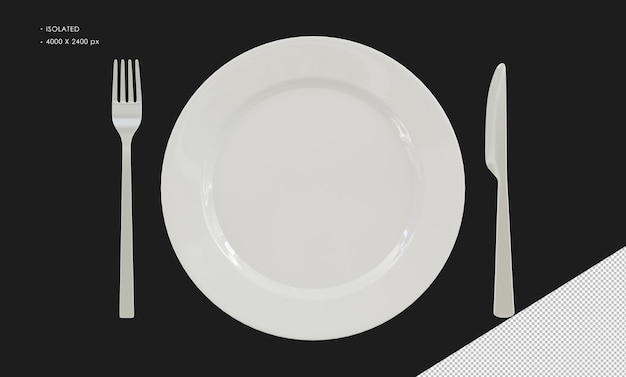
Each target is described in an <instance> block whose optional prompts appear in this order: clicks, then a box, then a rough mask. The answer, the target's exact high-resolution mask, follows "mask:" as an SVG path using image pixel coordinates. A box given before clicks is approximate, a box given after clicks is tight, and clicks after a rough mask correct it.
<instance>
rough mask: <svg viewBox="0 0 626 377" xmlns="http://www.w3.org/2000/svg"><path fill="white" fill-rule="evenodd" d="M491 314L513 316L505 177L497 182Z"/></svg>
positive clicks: (509, 232) (509, 236)
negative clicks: (494, 260)
mask: <svg viewBox="0 0 626 377" xmlns="http://www.w3.org/2000/svg"><path fill="white" fill-rule="evenodd" d="M493 314H494V315H495V316H496V317H499V318H508V317H511V316H512V315H513V314H515V303H514V294H513V265H512V257H511V225H510V219H509V189H508V184H507V180H506V175H505V177H504V179H500V180H498V202H497V208H496V262H495V278H494V292H493Z"/></svg>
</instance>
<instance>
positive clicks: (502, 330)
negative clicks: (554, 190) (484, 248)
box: [419, 247, 626, 377]
mask: <svg viewBox="0 0 626 377" xmlns="http://www.w3.org/2000/svg"><path fill="white" fill-rule="evenodd" d="M624 375H626V247H625V248H622V249H620V250H619V251H617V252H616V253H614V254H612V255H611V256H609V257H608V258H606V259H604V260H603V261H601V262H600V263H598V264H597V265H595V266H593V267H591V268H590V269H589V270H587V271H585V272H584V273H582V274H580V275H578V276H577V277H575V278H574V279H572V280H571V281H569V282H568V283H566V284H564V285H563V286H561V287H560V288H558V289H556V290H555V291H553V292H551V293H550V294H548V295H547V296H545V297H543V298H542V299H541V300H539V301H537V302H536V303H534V304H532V305H531V306H529V307H528V308H526V309H524V310H522V311H521V312H519V313H517V314H516V315H515V316H513V317H511V318H509V319H508V320H506V321H505V322H503V323H502V324H500V325H499V326H497V327H496V328H494V329H492V330H491V331H489V332H487V333H486V334H484V335H482V336H481V337H479V338H477V339H476V340H474V341H473V342H472V343H470V344H468V345H466V346H465V347H463V348H461V349H460V350H459V351H457V352H455V353H454V354H452V355H450V356H449V357H448V358H446V359H444V360H442V361H441V362H439V363H438V364H436V365H434V366H433V367H431V368H430V369H428V370H426V371H424V372H423V373H422V374H420V375H419V377H434V376H437V377H438V376H481V377H487V376H499V377H500V376H603V377H605V376H624Z"/></svg>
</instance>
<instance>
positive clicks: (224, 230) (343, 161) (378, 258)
mask: <svg viewBox="0 0 626 377" xmlns="http://www.w3.org/2000/svg"><path fill="white" fill-rule="evenodd" d="M383 110H384V109H382V108H381V107H378V106H377V105H376V103H375V101H372V99H371V98H367V96H366V95H364V94H363V93H360V92H359V91H358V90H353V89H350V88H339V87H332V86H329V85H327V84H324V83H320V84H319V85H317V86H315V85H310V83H309V84H308V85H305V86H298V85H295V86H294V85H293V84H290V85H287V84H286V85H285V87H283V88H280V87H279V88H278V89H276V90H273V91H272V92H271V93H269V94H267V95H264V96H261V97H259V98H257V100H255V101H250V102H248V103H247V104H246V105H245V106H243V107H242V108H241V109H240V110H239V111H238V112H237V114H236V118H234V119H233V121H232V122H231V124H230V125H229V126H228V132H227V133H226V134H225V136H224V140H223V142H222V145H221V149H220V151H219V156H218V158H217V161H216V162H215V165H214V166H211V167H210V171H211V172H212V174H210V175H209V178H208V179H205V182H204V186H205V188H206V187H210V190H208V191H209V192H210V200H209V201H210V203H211V204H210V205H209V206H207V207H206V208H205V210H206V211H207V212H213V213H214V216H215V217H216V219H217V221H216V223H217V224H219V228H220V230H219V233H220V234H222V235H223V237H221V238H222V240H221V241H217V242H218V243H219V242H222V243H223V244H222V245H220V247H221V248H222V250H225V249H224V248H227V249H228V250H229V252H230V253H234V254H235V255H236V256H237V259H238V260H240V261H241V262H242V265H243V267H245V268H251V269H253V270H255V271H256V272H258V273H260V274H261V275H263V276H265V277H266V278H268V279H270V280H273V281H275V282H278V283H280V284H283V285H287V286H289V287H296V288H328V287H333V286H337V285H341V284H346V283H350V282H351V281H354V280H355V279H358V278H359V277H362V276H364V275H365V274H367V273H368V272H370V271H372V270H373V269H375V267H377V266H378V265H380V264H381V263H382V262H383V260H385V259H386V258H387V259H388V256H389V255H390V253H392V252H393V251H394V250H397V249H398V245H400V244H401V243H403V242H405V241H406V239H407V236H408V235H407V233H408V231H407V229H409V230H410V226H409V222H410V218H411V217H412V216H413V215H414V214H412V213H411V211H412V208H413V209H414V208H415V207H414V205H412V203H413V201H415V197H416V195H417V191H418V190H419V187H417V186H418V185H417V184H416V182H418V180H417V170H416V167H415V165H414V164H413V163H411V160H412V159H411V158H409V154H408V153H407V148H406V143H405V142H403V141H402V140H401V138H400V133H399V130H398V126H397V123H396V122H394V121H393V119H392V118H390V116H389V114H386V113H385V111H383ZM209 226H211V225H210V224H209ZM214 230H215V229H212V233H213V234H215V232H213V231H214ZM240 267H241V266H240Z"/></svg>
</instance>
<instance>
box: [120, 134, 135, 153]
mask: <svg viewBox="0 0 626 377" xmlns="http://www.w3.org/2000/svg"><path fill="white" fill-rule="evenodd" d="M133 135H134V133H131V132H120V139H121V140H122V147H124V148H128V149H130V145H131V143H132V142H133Z"/></svg>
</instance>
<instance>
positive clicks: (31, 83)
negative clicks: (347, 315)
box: [4, 3, 626, 376]
mask: <svg viewBox="0 0 626 377" xmlns="http://www.w3.org/2000/svg"><path fill="white" fill-rule="evenodd" d="M594 4H595V3H594ZM234 5H235V6H233V7H232V8H230V9H220V8H218V7H215V6H209V7H208V8H207V9H206V10H199V9H196V10H187V11H184V12H181V11H178V12H171V11H170V10H169V9H154V8H152V7H151V8H150V9H141V10H139V12H137V13H134V12H132V11H129V12H128V13H129V14H138V15H139V14H141V15H142V17H141V18H140V19H139V20H138V21H133V20H132V19H130V18H128V19H122V18H121V17H115V18H113V17H109V16H108V15H105V14H99V13H100V10H99V9H98V8H97V7H94V8H92V9H91V11H90V12H85V13H84V14H83V15H80V16H72V17H69V16H68V15H67V13H64V12H60V11H57V12H55V11H54V10H53V9H51V10H45V11H44V10H42V9H39V10H38V11H37V12H36V13H37V14H36V15H33V14H30V15H29V16H28V17H26V16H24V20H23V22H21V23H20V24H19V27H16V29H14V30H13V32H14V34H10V35H11V38H10V39H11V44H10V46H9V47H10V48H12V49H14V54H11V55H10V57H9V58H8V60H9V61H10V62H12V63H14V66H15V67H16V68H15V70H8V73H7V76H8V78H9V87H10V88H14V89H15V90H14V91H13V93H15V94H16V97H15V98H16V99H15V100H10V101H9V102H8V103H5V108H6V109H7V112H8V113H9V114H10V115H11V117H10V120H12V121H14V122H19V123H14V124H13V126H12V127H11V129H10V130H8V131H7V132H8V133H9V134H8V135H9V137H7V138H6V139H4V141H5V145H6V148H5V149H4V151H5V153H6V154H7V158H9V159H8V160H7V161H10V163H8V164H7V166H6V169H5V171H6V173H7V176H8V177H10V178H9V179H7V180H5V186H7V188H6V189H7V192H8V193H9V195H8V196H7V198H8V199H7V202H8V206H7V208H9V211H8V212H7V216H10V218H11V221H12V223H13V226H12V228H11V229H13V230H14V231H11V232H10V233H11V234H9V235H8V236H9V238H10V239H14V240H15V241H17V242H16V243H15V245H18V246H17V250H16V251H18V252H17V253H9V250H5V252H6V253H7V254H9V255H8V258H7V259H6V263H5V264H4V269H5V271H6V272H7V274H5V276H6V277H7V278H9V279H10V284H7V285H6V286H5V287H6V289H5V290H6V291H7V300H8V304H7V305H6V306H5V307H7V308H9V310H5V316H6V317H7V319H8V320H7V321H6V322H5V326H6V332H7V334H8V337H5V340H7V342H9V343H10V345H11V346H10V349H11V350H10V351H9V354H8V355H7V356H8V357H7V359H9V360H13V361H16V362H17V363H19V365H20V366H21V367H22V368H24V369H23V370H25V371H28V370H30V369H31V368H33V370H39V367H40V366H44V367H48V368H52V369H55V370H60V371H70V372H71V371H74V372H79V373H82V372H88V373H91V372H92V371H96V370H98V371H100V370H102V371H109V372H116V371H129V372H135V374H137V373H146V372H148V371H151V370H153V369H154V368H156V370H159V371H163V372H168V371H172V372H177V375H178V374H179V373H180V374H183V373H181V372H184V371H191V370H194V371H198V372H203V373H204V374H209V375H243V374H244V373H246V372H256V373H259V374H263V375H265V374H267V375H315V376H318V375H339V376H344V375H375V376H379V375H385V376H415V375H417V374H419V373H420V372H422V371H423V370H425V369H427V368H428V367H430V366H431V365H433V364H435V363H436V362H438V361H439V360H441V359H443V358H445V357H446V356H447V355H449V354H451V353H452V352H454V351H456V350H457V349H459V348H461V347H462V346H463V345H465V344H467V343H469V342H470V341H472V340H473V339H475V338H476V337H478V336H480V335H481V334H483V333H485V332H486V331H488V330H489V329H491V328H493V327H494V326H497V325H498V324H499V323H501V322H502V320H501V319H497V318H494V317H493V316H492V314H491V302H492V278H493V262H494V256H493V247H494V214H495V194H496V191H495V190H496V182H495V180H494V179H493V177H492V176H491V175H490V173H489V172H488V170H487V169H486V167H485V165H484V159H483V150H484V115H485V101H486V94H487V89H488V85H489V80H490V78H491V75H492V73H493V70H494V68H495V67H496V65H497V64H498V63H500V62H505V63H506V64H507V71H508V88H509V89H508V99H509V109H508V111H509V164H510V165H509V174H510V178H509V183H510V200H511V202H510V203H511V204H510V207H511V216H512V219H511V227H512V245H513V252H514V272H515V288H516V304H517V308H518V310H521V309H523V308H525V307H527V306H529V305H531V304H532V303H533V302H535V301H537V300H538V299H540V298H541V297H543V296H544V295H546V294H547V293H549V292H551V291H552V290H554V289H555V288H557V287H558V286H560V285H562V284H563V283H565V282H567V281H568V280H570V279H571V278H573V277H575V276H576V275H578V274H579V273H581V272H582V271H584V270H585V269H587V268H589V267H591V266H592V265H594V264H595V263H597V262H599V261H600V260H602V259H603V258H605V257H606V256H608V255H610V254H611V253H613V252H615V251H616V250H618V249H619V248H620V247H622V246H624V245H625V244H626V236H625V234H624V233H625V232H624V229H626V227H625V225H626V222H625V221H624V213H625V211H624V210H625V209H626V200H625V199H624V183H625V177H624V173H623V171H624V162H625V155H624V139H623V138H622V135H623V132H622V130H621V129H622V128H623V127H624V121H623V119H624V118H623V108H622V103H623V97H624V96H623V89H621V88H622V86H623V84H624V80H623V73H622V72H621V69H623V67H624V58H623V54H621V52H622V50H623V38H622V37H619V35H622V34H623V27H622V26H621V25H620V24H619V23H618V22H617V18H616V17H614V14H616V13H617V12H616V10H615V9H606V8H603V7H602V6H599V5H598V6H594V8H593V9H587V8H585V9H582V8H581V9H573V8H568V9H547V8H545V7H544V8H536V9H532V10H528V9H526V10H522V9H515V8H509V9H501V10H500V9H498V8H489V7H485V9H478V8H476V7H475V5H472V6H471V7H468V8H467V9H460V8H458V7H455V6H452V5H445V6H444V7H442V8H441V9H433V8H432V7H430V6H428V7H427V6H425V5H423V4H421V3H420V4H417V5H415V6H411V7H408V6H403V7H397V6H391V5H390V4H387V3H385V4H382V3H381V4H372V5H371V6H370V5H362V6H359V7H357V8H353V9H349V10H343V9H339V7H338V6H336V5H333V6H323V5H321V4H300V5H295V4H294V5H292V6H290V7H286V8H285V7H282V8H279V7H276V8H271V7H269V6H268V5H266V4H265V5H263V6H258V7H256V8H254V9H253V8H249V7H247V6H244V5H242V4H234ZM488 10H489V11H493V10H495V11H496V12H495V13H487V11H488ZM24 15H25V14H24ZM129 17H130V16H129ZM64 24H76V25H79V26H80V28H81V31H80V32H79V33H77V35H76V36H78V37H87V38H90V39H99V41H100V42H99V45H98V46H93V47H82V46H49V45H46V44H45V43H41V44H40V41H42V40H43V41H45V39H46V38H49V37H55V36H56V35H54V34H46V33H43V32H41V31H40V30H39V28H40V27H44V26H45V25H64ZM16 30H17V31H16ZM297 35H327V36H336V37H341V38H346V39H350V40H353V41H357V42H360V43H363V44H366V45H368V46H371V47H373V48H376V49H378V50H380V51H382V52H383V53H385V54H387V55H389V56H391V57H393V58H394V59H396V60H397V61H399V62H400V63H401V64H403V65H405V66H406V67H407V68H408V69H409V70H411V71H412V72H413V73H414V74H415V75H416V76H417V77H419V78H420V79H421V80H422V81H423V82H424V83H425V84H426V86H427V87H428V88H429V89H430V90H431V91H432V92H433V94H434V95H435V97H437V99H438V100H439V101H440V103H441V105H442V106H443V108H444V110H445V111H446V113H447V115H448V117H449V118H450V121H451V123H452V125H453V127H454V130H455V132H456V134H457V137H458V140H459V144H460V147H461V151H462V154H463V159H464V164H465V171H466V186H467V191H466V206H465V214H464V218H463V223H462V226H461V230H460V234H459V237H458V240H457V243H456V246H455V248H454V250H453V252H452V254H451V257H450V259H449V260H448V263H447V264H446V266H445V268H444V269H443V271H442V272H441V274H440V275H439V277H438V278H437V280H436V281H435V282H434V283H433V285H432V286H431V287H430V288H429V289H428V290H427V292H426V293H425V294H424V295H423V296H422V297H420V298H419V300H418V301H416V302H415V303H414V304H413V305H412V306H411V307H410V308H409V309H407V310H406V311H404V312H403V313H401V314H400V315H399V316H397V317H396V318H394V319H393V320H391V321H389V322H387V323H385V324H384V325H381V326H379V327H377V328H375V329H373V330H370V331H367V332H365V333H362V334H359V335H355V336H352V337H349V338H345V339H339V340H332V341H322V342H304V341H293V340H286V339H281V338H277V337H274V336H271V335H267V334H264V333H261V332H258V331H256V330H253V329H251V328H249V327H247V326H245V325H243V324H241V323H239V322H237V321H235V320H233V319H232V318H230V317H229V316H228V315H227V314H225V313H223V312H221V311H220V310H219V309H218V308H217V307H216V306H214V305H213V304H212V303H211V302H210V301H209V300H208V299H207V298H205V297H204V296H203V295H202V294H201V292H199V290H198V289H197V288H196V287H195V286H194V285H193V283H192V282H191V280H190V279H189V278H188V277H187V276H186V274H185V272H184V271H183V269H182V267H181V265H180V264H179V262H178V260H177V259H176V256H175V254H174V251H173V249H172V247H171V245H170V243H169V240H168V237H167V233H166V230H165V226H164V223H163V218H162V214H161V207H160V191H159V185H160V173H161V163H162V158H163V153H164V151H165V148H166V143H167V140H168V136H169V134H170V131H171V129H172V127H173V126H174V123H175V121H176V118H177V116H178V115H179V113H180V111H181V110H182V108H183V106H184V105H185V103H186V102H187V100H188V99H189V98H190V97H191V95H192V94H193V92H194V91H195V90H196V89H197V88H198V87H199V86H200V85H201V84H202V82H203V81H204V80H205V79H206V78H207V77H208V76H210V75H211V73H213V72H214V71H215V70H216V69H217V68H219V67H220V66H221V65H223V64H224V63H226V62H227V61H229V60H230V59H232V58H234V57H235V56H237V55H238V54H240V53H242V52H244V51H246V50H248V49H250V48H253V47H256V46H258V45H260V44H262V43H265V42H269V41H273V40H276V39H280V38H284V37H290V36H297ZM61 37H63V38H67V37H74V35H68V34H65V35H61ZM114 58H139V59H140V61H141V69H142V81H143V93H144V98H143V99H144V103H143V114H144V116H143V122H142V125H141V128H140V129H139V131H138V132H137V133H136V135H135V139H134V143H133V172H134V180H133V189H134V193H135V194H134V199H133V200H134V220H135V228H134V236H135V282H136V283H135V284H136V318H135V319H134V320H120V319H118V318H117V289H118V258H119V251H118V250H119V199H120V198H119V188H120V163H121V159H120V153H121V147H120V142H119V137H118V135H117V132H116V131H115V129H114V128H113V125H112V124H111V119H110V96H111V94H110V90H111V89H110V88H111V66H112V61H113V59H114ZM11 59H17V61H12V60H11ZM14 84H22V85H21V87H20V88H18V87H15V86H13V85H14ZM24 84H26V85H24ZM18 124H19V126H18V127H15V125H18ZM5 352H6V351H5ZM476 362H480V360H477V361H476ZM122 365H124V366H122ZM35 368H37V369H35ZM85 368H88V369H85ZM460 372H462V371H460ZM461 374H462V373H461Z"/></svg>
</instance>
